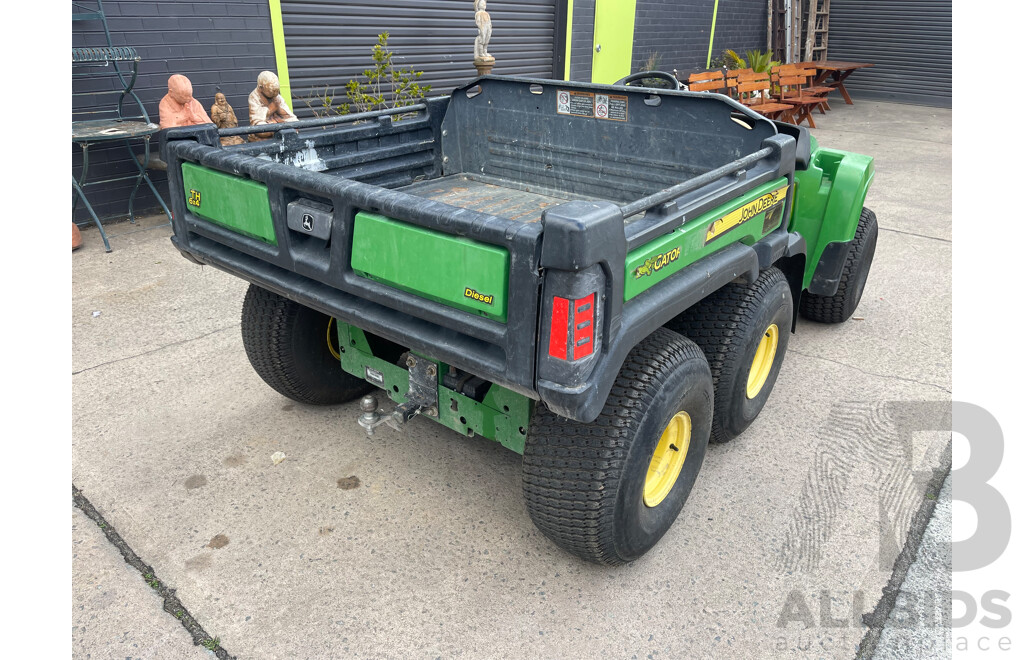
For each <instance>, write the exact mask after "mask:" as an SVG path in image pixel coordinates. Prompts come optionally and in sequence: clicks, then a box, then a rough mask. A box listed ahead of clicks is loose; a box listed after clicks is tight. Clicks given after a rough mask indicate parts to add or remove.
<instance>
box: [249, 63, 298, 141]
mask: <svg viewBox="0 0 1024 660" xmlns="http://www.w3.org/2000/svg"><path fill="white" fill-rule="evenodd" d="M298 120H299V118H298V117H296V116H295V115H294V114H292V111H291V110H290V109H289V108H288V105H287V104H286V103H285V102H284V99H283V98H282V97H281V83H280V82H279V81H278V79H277V75H275V74H274V72H272V71H263V72H262V73H260V75H259V77H258V78H257V79H256V89H254V90H252V93H251V94H249V125H250V126H262V125H264V124H280V123H282V122H286V121H298ZM273 135H274V134H273V133H256V134H255V135H250V136H249V140H250V141H255V140H265V139H267V138H269V137H273Z"/></svg>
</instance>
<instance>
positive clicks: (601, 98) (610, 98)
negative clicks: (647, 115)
mask: <svg viewBox="0 0 1024 660" xmlns="http://www.w3.org/2000/svg"><path fill="white" fill-rule="evenodd" d="M628 109H629V98H628V97H626V96H619V95H617V94H598V95H597V96H596V100H595V104H594V116H595V117H597V118H598V119H611V120H613V121H626V114H627V110H628Z"/></svg>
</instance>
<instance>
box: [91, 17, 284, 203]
mask: <svg viewBox="0 0 1024 660" xmlns="http://www.w3.org/2000/svg"><path fill="white" fill-rule="evenodd" d="M103 8H104V10H105V11H106V13H107V23H108V26H109V27H110V32H111V37H112V40H113V42H114V45H115V46H132V47H134V48H135V49H136V50H137V51H138V53H139V56H140V57H141V58H142V61H141V62H140V63H139V79H138V82H137V83H136V86H135V91H136V92H137V93H138V95H139V98H140V100H141V101H142V103H143V105H144V106H145V108H146V111H147V112H148V113H149V117H150V120H151V121H152V122H153V123H159V112H158V107H159V105H160V99H161V98H163V96H164V94H166V93H167V78H168V77H169V76H170V75H171V74H174V73H181V74H184V75H185V76H188V78H189V79H190V80H191V81H192V90H193V95H194V97H195V98H196V99H198V100H199V102H200V103H202V104H203V106H204V107H205V108H206V109H207V112H209V108H210V106H211V105H212V104H213V96H214V94H216V93H217V92H223V93H224V95H225V96H227V99H228V103H230V104H231V105H232V106H233V107H234V109H235V114H236V115H237V116H238V121H239V123H241V124H244V123H246V122H247V121H248V114H249V111H248V101H247V98H248V96H249V92H251V91H252V90H253V89H254V88H255V86H256V76H257V75H259V72H260V71H263V70H270V71H274V70H275V68H276V65H275V60H274V42H273V36H272V34H271V28H270V8H269V3H268V2H267V0H232V1H230V2H194V3H193V2H153V1H146V0H120V1H108V2H104V3H103ZM71 41H72V47H76V48H77V47H84V46H105V45H106V40H105V37H104V36H103V31H102V26H101V24H100V23H99V22H98V21H75V22H73V24H72V40H71ZM73 86H74V87H75V89H74V91H75V92H78V91H82V89H83V87H82V86H81V85H80V84H78V82H77V81H75V82H73ZM105 101H107V102H111V101H113V102H115V103H116V97H110V96H107V97H105ZM79 103H81V99H76V104H79ZM140 144H141V143H140ZM72 149H73V156H72V158H73V163H72V167H73V172H74V174H75V176H77V175H78V174H79V173H80V172H81V163H82V154H81V152H82V150H81V148H80V147H78V146H77V145H72ZM89 153H90V156H89V161H90V162H89V180H97V179H100V178H108V177H111V176H118V175H128V174H132V173H134V172H136V171H137V170H136V169H135V165H134V164H132V162H131V160H130V158H129V156H128V154H127V151H126V149H125V148H124V146H123V143H121V144H119V145H116V146H114V145H108V146H102V147H101V146H93V147H90V149H89ZM150 176H151V177H152V179H153V183H154V184H155V185H156V187H157V190H159V191H160V194H161V195H163V196H164V198H165V201H166V195H167V178H166V176H165V175H164V173H163V172H154V171H150ZM133 185H134V181H120V182H115V183H110V184H104V185H99V186H93V187H91V188H87V189H86V192H87V194H88V196H89V201H90V203H91V204H92V205H93V208H94V209H95V210H96V213H97V215H99V216H100V218H101V219H105V218H125V217H127V213H128V196H129V195H130V194H131V189H132V187H133ZM168 205H169V204H168ZM135 208H136V211H137V212H138V211H145V210H153V209H159V205H158V203H157V201H156V199H155V198H154V197H153V195H152V193H151V192H150V191H149V188H148V187H147V186H146V185H145V184H143V185H142V188H141V189H140V191H139V195H138V197H137V198H136V200H135ZM88 217H89V216H88V214H87V213H86V212H85V210H84V209H83V208H82V205H81V204H79V205H78V210H77V211H76V213H75V220H76V221H85V220H87V219H88Z"/></svg>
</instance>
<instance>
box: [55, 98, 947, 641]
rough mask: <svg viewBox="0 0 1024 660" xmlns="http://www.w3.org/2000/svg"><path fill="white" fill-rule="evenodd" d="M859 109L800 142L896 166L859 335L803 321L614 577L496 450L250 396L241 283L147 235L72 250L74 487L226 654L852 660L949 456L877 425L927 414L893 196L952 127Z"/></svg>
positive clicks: (416, 424)
mask: <svg viewBox="0 0 1024 660" xmlns="http://www.w3.org/2000/svg"><path fill="white" fill-rule="evenodd" d="M883 105H884V106H890V108H876V110H877V112H876V111H872V112H870V116H871V120H870V121H867V122H865V121H864V118H863V116H862V115H860V114H858V113H859V112H862V111H869V110H872V108H873V107H874V106H872V105H871V104H868V103H866V102H865V103H861V102H858V103H857V105H856V106H853V107H851V108H844V109H843V110H841V111H840V110H837V111H836V112H834V113H830V114H829V115H828V116H826V117H823V118H822V120H821V127H822V128H821V129H819V130H818V131H816V134H817V135H819V138H820V140H821V142H822V144H827V145H832V144H834V145H835V146H838V147H840V148H848V149H857V150H860V151H864V152H867V153H874V155H876V157H878V158H879V160H880V161H882V160H883V159H889V162H891V163H893V167H895V168H898V169H899V172H900V173H901V174H900V175H899V176H895V175H889V176H883V174H882V173H879V174H878V175H877V177H876V182H875V187H874V188H873V190H872V192H871V193H869V205H870V204H871V201H872V200H873V199H875V198H876V196H877V197H878V199H885V198H887V197H891V198H892V199H894V200H896V201H894V202H892V204H891V206H890V207H889V211H888V212H887V213H886V214H880V216H879V223H880V225H881V226H882V227H883V231H882V232H881V233H880V236H879V246H878V250H877V252H876V256H875V267H874V269H873V270H872V275H871V278H870V279H869V280H868V286H867V289H866V290H865V294H864V302H863V303H862V305H861V308H860V309H859V310H858V313H857V316H858V317H859V318H862V319H863V320H859V321H850V322H848V323H847V324H845V325H843V326H838V327H837V326H823V325H817V324H812V323H806V324H801V326H800V328H799V330H798V333H797V334H796V335H795V336H794V337H793V338H792V339H791V341H790V344H789V353H788V355H787V357H786V363H785V365H784V367H783V369H782V371H781V373H780V377H779V381H778V384H777V385H776V388H775V391H774V392H773V394H772V399H771V402H770V403H769V405H768V407H767V408H766V409H765V411H764V412H763V413H762V414H761V416H760V417H759V418H758V420H756V421H755V423H754V424H753V425H752V426H751V427H750V429H749V430H748V431H747V432H746V433H744V435H743V436H742V437H741V438H739V439H737V440H736V441H734V442H732V443H729V444H726V445H721V446H714V447H712V448H710V449H709V452H708V456H707V459H706V461H705V465H704V468H703V470H702V472H701V475H700V478H699V480H698V482H697V485H696V486H695V489H694V491H693V494H692V495H691V497H690V500H689V501H688V502H687V505H686V507H685V508H684V510H683V512H682V514H681V516H680V518H679V519H678V521H677V523H676V524H675V525H674V526H673V528H672V529H671V530H670V531H669V532H668V534H667V535H666V536H665V537H664V538H663V539H662V541H661V542H660V543H659V544H658V545H657V546H656V547H655V548H654V549H653V550H652V551H651V552H650V553H648V554H647V555H646V556H645V557H643V558H641V559H640V560H638V561H636V562H633V563H632V564H630V565H628V566H625V567H620V568H618V569H608V568H602V567H598V566H593V565H590V564H587V563H584V562H582V561H580V560H578V559H576V558H575V557H573V556H571V555H569V554H567V553H565V552H562V551H561V550H559V549H558V548H557V547H555V546H554V545H553V544H552V543H550V542H549V541H548V540H547V539H546V538H545V537H544V536H543V535H542V534H540V532H538V531H537V529H536V528H535V527H534V526H533V525H532V523H531V522H530V519H529V516H528V515H527V513H526V510H525V507H524V506H523V502H522V495H521V469H520V462H521V461H520V458H519V457H518V456H517V455H515V454H513V453H511V452H508V451H506V450H504V449H502V448H501V447H500V446H498V445H496V444H494V443H491V442H489V441H487V440H483V439H480V438H473V439H470V438H465V437H463V436H460V435H458V434H456V433H454V432H452V431H449V430H447V429H445V428H442V427H440V426H438V425H436V424H434V423H432V422H430V421H429V420H425V419H420V418H417V419H414V420H413V422H412V423H411V425H410V427H409V428H408V429H407V430H406V431H405V432H404V433H401V434H399V433H397V432H392V431H382V432H380V433H379V434H378V435H376V436H374V437H373V438H367V437H366V436H365V434H364V433H363V431H362V430H361V429H360V428H359V427H358V426H357V425H356V422H355V420H356V418H357V416H358V410H357V406H356V404H347V405H343V406H337V407H331V408H315V407H309V406H302V405H299V404H295V403H292V402H290V401H288V400H286V399H284V398H283V397H281V396H280V395H278V394H277V393H276V392H274V391H273V390H271V389H270V388H268V387H267V386H266V385H264V384H263V383H262V381H260V380H259V378H258V377H257V376H256V375H255V373H254V372H253V371H252V369H251V367H250V366H249V364H248V361H247V359H246V357H245V352H244V349H243V347H242V341H241V337H240V335H239V328H238V324H239V310H240V306H241V299H242V295H243V293H244V289H245V285H244V283H242V282H240V281H239V280H237V279H236V278H233V277H231V276H229V275H226V274H224V273H220V272H218V271H216V270H214V269H210V268H200V267H198V266H195V265H193V264H191V263H189V262H187V261H185V260H184V259H182V258H181V257H180V256H178V255H177V253H176V251H175V250H174V248H173V247H172V246H171V244H170V242H169V240H168V236H169V234H170V231H169V228H167V227H155V228H151V229H149V230H147V231H140V232H137V233H133V234H128V235H125V236H123V237H117V236H115V237H113V238H112V244H113V246H114V250H115V251H114V252H113V253H111V255H105V254H104V253H103V251H102V246H101V245H99V244H98V243H99V241H98V236H96V234H95V233H94V232H89V231H87V232H85V233H86V241H87V244H86V247H85V248H83V250H81V251H79V252H76V253H75V254H74V255H73V274H74V284H73V291H74V297H75V303H74V305H73V350H74V359H73V363H74V371H75V375H74V376H73V394H74V400H73V423H74V434H73V479H74V482H75V484H76V485H77V486H78V487H79V488H80V489H81V490H82V491H83V493H84V494H85V495H86V496H87V497H89V499H90V500H91V501H92V503H93V504H94V505H95V506H96V507H97V509H99V510H100V511H101V512H102V513H103V515H104V516H106V517H107V519H108V520H110V521H111V522H112V523H113V524H115V525H116V526H117V528H118V530H119V531H120V533H121V535H122V536H123V537H124V539H125V540H126V541H127V542H128V543H129V544H130V545H131V546H132V547H133V548H134V549H135V551H136V552H137V553H138V554H139V555H140V556H142V557H143V558H144V560H145V561H147V562H149V563H150V564H152V565H153V566H154V568H155V569H156V570H157V571H158V573H159V574H160V576H161V578H162V579H163V580H164V581H165V583H167V584H169V585H170V586H173V587H175V588H176V589H177V590H178V596H179V597H180V598H181V600H182V602H183V603H184V604H185V605H186V606H187V607H188V608H189V610H190V612H191V613H192V614H193V615H194V616H195V617H196V619H197V620H198V621H199V622H200V623H202V625H203V626H204V628H205V629H206V630H207V631H208V632H209V633H210V634H211V635H216V636H218V637H220V639H221V642H222V644H223V646H224V648H225V649H227V650H228V651H229V652H230V653H232V654H235V655H237V656H238V657H240V658H249V657H252V658H294V657H308V658H327V657H337V656H340V655H349V656H356V657H403V658H406V657H430V658H433V657H438V656H440V657H473V658H491V657H494V658H497V657H505V658H520V657H522V658H525V657H565V658H596V657H612V658H622V657H627V658H629V657H638V658H647V657H651V658H658V657H662V658H665V657H764V656H765V655H770V656H772V657H793V658H803V657H823V656H824V657H852V656H853V655H854V654H855V653H856V649H857V646H858V643H859V642H860V640H861V637H862V636H863V633H864V628H863V626H862V625H861V623H860V616H859V614H860V613H861V612H868V611H870V610H871V609H872V608H873V607H874V605H875V603H876V602H877V601H878V600H879V598H880V596H881V593H882V591H881V590H882V587H883V586H885V584H886V582H887V581H888V579H889V575H890V573H891V570H892V564H893V560H894V559H895V553H898V551H899V547H900V546H901V545H902V539H903V538H904V536H905V533H906V529H907V525H908V524H909V519H910V517H912V515H913V512H914V511H915V510H916V509H917V506H918V505H919V504H920V501H921V498H922V497H923V492H924V491H923V487H924V484H923V482H921V479H920V476H921V475H926V474H930V473H931V470H932V469H933V468H935V467H937V466H938V465H939V462H940V461H939V457H940V455H941V452H942V449H943V448H944V447H945V446H946V444H947V443H948V441H949V437H948V434H947V435H946V436H945V437H941V436H940V435H938V434H918V435H915V436H914V438H913V442H912V446H901V445H900V438H899V437H897V434H896V431H895V426H896V424H895V422H896V420H897V418H898V417H899V415H900V414H901V412H900V410H901V409H900V405H901V404H900V403H899V402H904V401H948V400H949V389H950V379H951V357H950V354H951V332H950V326H951V293H950V291H951V278H952V275H951V260H952V250H951V245H950V243H949V242H948V241H946V240H942V239H944V237H947V236H948V235H949V233H950V228H949V226H948V221H949V219H950V218H949V216H948V215H947V216H943V215H941V214H933V215H928V218H929V221H928V222H929V223H930V224H928V225H927V226H925V225H919V224H915V223H919V219H918V218H917V216H923V215H924V213H925V211H927V210H929V209H931V208H932V207H931V206H930V205H931V204H932V203H933V200H932V199H930V198H929V197H928V196H929V195H930V194H931V193H932V192H933V191H932V189H931V188H929V187H928V186H926V185H924V184H923V183H922V184H921V185H916V186H911V187H909V188H908V187H906V186H907V178H906V177H904V176H903V174H904V173H905V172H904V171H903V168H906V167H908V165H907V163H906V161H904V160H902V156H901V155H900V154H899V153H897V152H899V151H900V150H902V149H906V148H907V143H908V142H909V143H912V146H920V148H921V149H926V148H927V149H931V148H935V149H937V150H938V151H936V153H937V154H939V156H937V157H936V162H931V161H927V162H924V163H923V164H921V165H920V168H919V176H921V177H933V178H935V179H942V177H947V178H948V172H947V171H946V170H948V158H949V157H950V156H949V154H950V148H949V146H948V145H947V146H945V147H943V146H942V144H941V141H940V144H939V146H937V147H936V146H935V144H936V141H935V140H933V139H930V138H932V137H934V135H935V134H938V133H942V132H943V131H947V132H948V130H947V126H948V124H949V122H950V117H951V115H950V113H949V112H948V111H936V110H934V109H931V108H929V109H927V111H928V112H926V113H920V114H915V113H914V112H911V111H907V112H895V111H893V110H900V109H901V108H905V107H906V106H895V105H893V104H877V106H883ZM908 117H910V118H915V117H916V119H914V120H913V121H911V120H910V119H908ZM887 122H895V123H887ZM908 122H909V125H908ZM865 135H868V136H871V135H878V136H885V135H891V136H893V137H896V136H899V138H900V139H899V140H896V139H893V140H880V141H879V144H878V145H875V146H871V147H870V148H869V146H868V145H867V144H863V143H862V142H861V141H860V140H863V139H864V136H865ZM833 136H841V140H840V142H841V144H835V142H833V141H832V137H833ZM858 136H860V137H859V138H858ZM942 149H945V150H946V151H945V153H946V159H947V161H943V160H942V158H941V153H943V152H942V151H941V150H942ZM929 185H930V184H929ZM908 227H911V228H917V229H918V230H919V231H913V232H911V233H912V234H918V235H910V234H908V233H905V231H904V229H905V228H908ZM117 228H118V229H119V228H120V226H119V227H117ZM113 229H114V228H112V231H111V233H112V234H115V233H116V232H115V231H113ZM897 230H898V231H897ZM936 237H938V239H939V240H937V239H936ZM112 282H115V283H117V284H116V285H115V284H112ZM126 288H127V290H128V291H131V292H132V293H131V294H130V295H128V294H126V293H123V292H122V290H123V289H126ZM101 303H102V305H101ZM92 311H101V314H100V316H96V317H94V316H92ZM277 451H282V452H284V453H285V454H286V455H287V458H286V460H285V461H284V462H281V463H280V464H277V465H275V464H273V462H272V461H271V458H270V457H271V455H272V454H273V453H274V452H277Z"/></svg>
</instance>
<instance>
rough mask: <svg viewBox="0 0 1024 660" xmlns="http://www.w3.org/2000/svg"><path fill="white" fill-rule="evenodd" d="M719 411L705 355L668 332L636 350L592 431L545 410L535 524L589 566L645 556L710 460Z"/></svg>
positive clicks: (530, 488)
mask: <svg viewBox="0 0 1024 660" xmlns="http://www.w3.org/2000/svg"><path fill="white" fill-rule="evenodd" d="M712 409H713V394H712V384H711V372H710V371H709V369H708V364H707V360H705V359H704V354H703V353H701V350H700V348H698V347H697V345H696V344H694V343H693V342H692V341H690V340H688V339H686V338H685V337H681V336H680V335H679V334H677V333H675V332H672V331H671V330H667V329H665V328H660V329H658V330H656V331H655V332H653V333H652V334H651V335H650V336H649V337H647V338H646V339H645V340H644V341H642V342H640V344H638V345H637V346H636V347H635V348H634V349H633V350H632V351H631V352H630V353H629V355H628V356H627V358H626V361H625V363H624V364H623V366H622V369H621V370H620V371H619V375H618V377H617V378H616V380H615V384H614V385H613V387H612V391H611V393H610V394H609V395H608V400H607V402H606V403H605V406H604V410H602V411H601V414H600V416H599V417H598V418H597V419H596V420H594V421H593V422H591V423H590V424H581V423H579V422H574V421H571V420H568V419H564V418H562V417H559V416H557V415H555V414H554V413H552V412H550V411H548V410H547V409H546V408H545V407H544V406H543V405H539V406H537V412H535V413H534V418H533V421H532V423H531V424H530V434H529V436H528V437H527V439H526V447H525V451H524V453H523V492H524V495H525V498H526V508H527V509H528V511H529V512H530V517H531V518H532V519H533V522H534V524H536V525H537V527H538V528H539V529H540V530H541V531H542V532H543V533H544V534H545V536H547V537H548V538H549V539H551V540H552V541H554V542H555V543H556V544H557V545H559V546H560V547H562V548H564V549H566V550H568V551H569V552H572V553H573V554H576V555H577V556H579V557H582V558H583V559H586V560H588V561H592V562H596V563H599V564H607V565H617V564H622V563H625V562H628V561H632V560H634V559H637V558H638V557H640V556H641V555H643V554H644V553H645V552H647V551H648V550H650V549H651V548H652V547H653V546H654V544H655V543H657V542H658V540H659V539H660V538H661V537H662V536H663V535H664V534H665V532H667V531H668V528H669V527H670V526H671V525H672V523H673V522H674V521H675V519H676V517H677V516H678V515H679V512H680V511H681V510H682V508H683V504H684V503H685V502H686V499H687V497H688V496H689V494H690V490H691V489H692V488H693V484H694V482H695V481H696V479H697V473H698V472H700V467H701V463H703V461H704V452H705V450H706V449H707V444H708V436H709V435H710V433H711V416H712Z"/></svg>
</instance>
